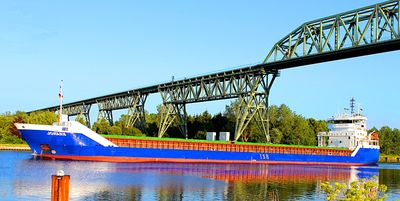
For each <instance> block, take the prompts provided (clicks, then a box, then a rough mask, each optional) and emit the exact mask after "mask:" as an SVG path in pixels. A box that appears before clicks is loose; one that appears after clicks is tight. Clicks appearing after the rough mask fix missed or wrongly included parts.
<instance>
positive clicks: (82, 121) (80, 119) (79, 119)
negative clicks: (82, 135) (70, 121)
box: [75, 115, 86, 125]
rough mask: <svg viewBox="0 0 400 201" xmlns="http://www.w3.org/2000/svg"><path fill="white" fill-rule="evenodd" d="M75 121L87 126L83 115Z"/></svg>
mask: <svg viewBox="0 0 400 201" xmlns="http://www.w3.org/2000/svg"><path fill="white" fill-rule="evenodd" d="M75 121H77V122H79V123H81V124H83V125H86V119H85V117H84V116H83V115H78V116H76V118H75Z"/></svg>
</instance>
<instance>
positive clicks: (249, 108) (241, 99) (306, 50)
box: [32, 0, 400, 141]
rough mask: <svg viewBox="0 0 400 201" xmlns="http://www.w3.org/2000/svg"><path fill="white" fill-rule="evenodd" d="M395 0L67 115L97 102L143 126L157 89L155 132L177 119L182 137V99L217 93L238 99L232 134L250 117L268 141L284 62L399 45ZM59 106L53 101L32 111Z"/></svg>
mask: <svg viewBox="0 0 400 201" xmlns="http://www.w3.org/2000/svg"><path fill="white" fill-rule="evenodd" d="M399 2H400V0H394V1H393V0H392V1H387V2H383V3H379V4H376V5H372V6H368V7H364V8H361V9H357V10H352V11H349V12H345V13H340V14H337V15H332V16H329V17H325V18H321V19H317V20H313V21H310V22H306V23H304V24H302V25H300V26H299V27H297V28H296V29H295V30H294V31H292V32H290V33H289V34H288V35H286V36H285V37H284V38H282V39H281V40H280V41H278V42H277V43H276V44H275V45H274V46H273V47H272V49H271V50H270V51H269V53H268V55H267V57H266V58H265V60H264V62H262V63H260V64H257V65H252V66H246V67H243V68H239V69H234V70H229V71H224V72H219V73H213V74H209V75H203V76H198V77H193V78H188V79H183V80H177V81H171V82H167V83H163V84H158V85H153V86H148V87H144V88H137V89H132V90H129V91H125V92H121V93H115V94H109V95H105V96H101V97H95V98H91V99H86V100H81V101H77V102H72V103H68V104H65V105H64V109H63V112H64V114H67V115H68V116H75V115H84V117H85V119H86V122H87V124H88V126H90V118H89V112H90V108H91V106H92V105H94V104H97V105H98V108H99V118H105V119H106V120H108V122H109V123H110V124H111V125H112V124H113V113H112V112H113V111H114V110H120V109H128V115H129V118H128V120H127V122H126V123H127V124H128V125H135V126H137V127H139V128H140V129H141V130H142V131H144V125H145V110H144V106H145V103H146V99H147V96H148V95H149V94H153V93H159V94H160V95H161V97H162V100H163V105H162V106H161V110H160V112H161V120H160V122H159V133H158V136H159V137H162V136H163V134H164V133H165V132H166V131H167V129H168V127H169V126H170V125H171V124H173V123H174V122H178V127H179V129H180V131H181V132H182V134H183V135H184V136H185V137H186V138H187V123H186V116H187V113H186V104H190V103H196V102H203V101H213V100H221V99H232V98H237V99H238V107H237V108H236V109H235V115H236V127H235V140H238V139H239V137H240V136H241V134H242V133H243V132H244V130H245V129H246V127H247V126H248V125H249V122H250V121H252V120H255V121H256V122H257V125H258V126H259V128H260V130H261V131H262V132H263V133H264V135H265V137H266V139H267V141H269V128H268V124H269V123H268V121H269V117H268V97H269V93H270V90H271V87H272V85H273V83H274V80H275V79H276V78H277V77H278V76H279V71H280V70H282V69H286V68H293V67H299V66H304V65H309V64H315V63H321V62H327V61H333V60H339V59H345V58H351V57H357V56H364V55H370V54H376V53H382V52H388V51H395V50H399V49H400V37H399V34H400V21H399V15H400V7H399ZM43 110H48V111H54V112H56V111H58V106H54V107H49V108H43V109H40V110H35V111H32V112H36V111H43Z"/></svg>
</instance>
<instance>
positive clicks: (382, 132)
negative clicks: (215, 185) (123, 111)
mask: <svg viewBox="0 0 400 201" xmlns="http://www.w3.org/2000/svg"><path fill="white" fill-rule="evenodd" d="M236 104H237V103H236V102H232V104H231V105H229V106H227V107H226V109H225V111H224V112H223V113H218V114H215V115H212V114H210V113H209V112H207V111H205V112H203V113H202V114H196V115H188V116H187V128H188V129H187V130H188V138H189V139H205V138H206V133H207V132H223V131H225V132H230V133H231V139H233V136H232V135H233V134H234V132H235V124H236V116H235V112H234V111H235V110H234V108H235V107H236ZM145 115H146V124H145V126H144V130H140V129H139V128H137V127H134V126H130V125H128V124H127V123H126V122H127V120H128V118H129V116H128V115H121V117H120V119H119V120H118V121H116V122H114V125H113V126H111V125H110V124H109V123H108V121H107V120H105V119H102V118H100V119H98V120H97V121H96V122H94V124H93V125H92V130H94V131H95V132H97V133H101V134H118V135H134V136H153V137H155V136H157V134H158V129H159V122H160V118H161V117H160V112H158V113H156V114H155V113H146V114H145ZM269 117H270V118H269V133H270V136H271V142H272V143H275V144H293V145H312V146H316V145H317V134H318V132H322V131H328V126H327V122H326V121H324V120H316V119H313V118H305V117H303V116H301V115H299V114H296V113H295V112H294V111H292V110H291V109H290V108H289V107H288V106H286V105H284V104H282V105H280V106H276V105H272V106H270V107H269ZM57 120H58V118H57V115H56V114H55V113H53V112H48V111H44V112H35V113H31V114H29V115H28V114H26V113H24V112H16V113H14V114H12V113H9V112H8V113H5V114H2V115H0V143H22V142H23V140H21V138H20V137H21V136H20V134H19V132H18V131H17V130H16V128H15V127H14V126H13V123H15V122H25V123H31V124H47V125H50V124H52V123H53V122H57ZM75 120H76V121H78V122H81V123H82V124H85V119H84V118H83V116H77V117H76V119H75ZM373 130H376V131H377V132H378V134H379V137H380V145H381V153H384V154H396V155H400V146H399V145H400V138H399V137H400V131H399V129H397V128H394V129H392V128H390V127H388V126H384V127H382V128H380V129H377V128H372V129H370V131H373ZM164 137H172V138H183V137H184V136H183V135H182V134H181V132H180V131H179V128H178V126H177V123H175V124H173V125H171V126H170V127H169V129H168V130H167V132H166V134H165V135H164ZM239 141H245V142H259V143H262V142H266V136H265V135H264V134H263V133H262V132H261V131H260V129H259V127H258V125H257V122H256V121H255V120H253V121H251V122H250V124H249V126H248V127H247V128H246V130H245V131H244V132H243V134H242V136H241V137H240V139H239Z"/></svg>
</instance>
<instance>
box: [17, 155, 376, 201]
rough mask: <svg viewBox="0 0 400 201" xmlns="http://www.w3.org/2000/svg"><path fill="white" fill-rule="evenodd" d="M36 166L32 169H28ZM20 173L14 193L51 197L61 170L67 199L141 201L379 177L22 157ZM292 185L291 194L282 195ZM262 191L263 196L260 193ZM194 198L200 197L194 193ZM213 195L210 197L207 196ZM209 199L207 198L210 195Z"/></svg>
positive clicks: (252, 193)
mask: <svg viewBox="0 0 400 201" xmlns="http://www.w3.org/2000/svg"><path fill="white" fill-rule="evenodd" d="M33 166H34V167H39V168H38V169H35V170H31V171H26V170H28V169H32V167H33ZM16 167H17V168H16V175H19V176H20V177H19V178H18V179H16V181H15V183H14V188H13V189H14V193H16V194H17V195H19V196H20V197H23V198H27V197H30V196H32V195H36V196H38V197H37V198H40V197H41V198H47V197H48V195H50V192H49V189H47V190H44V189H43V187H44V186H50V182H49V181H50V180H49V175H51V174H53V173H54V172H55V170H57V169H64V170H65V172H66V173H67V174H70V175H71V189H70V190H71V191H70V193H71V194H70V197H71V200H80V199H82V198H85V199H86V198H87V199H88V200H91V199H95V198H96V199H97V198H100V197H101V198H106V199H109V200H126V199H128V200H130V199H133V200H140V199H144V200H145V199H146V198H149V199H151V198H160V199H161V198H165V199H166V200H182V199H181V198H182V197H185V196H187V195H190V196H189V197H190V198H198V199H205V198H207V196H210V195H213V196H214V197H215V196H217V197H220V198H221V199H227V200H254V199H270V198H271V196H272V197H273V196H274V195H273V194H271V192H279V193H278V194H279V198H281V199H286V198H287V199H292V198H293V196H295V195H304V194H307V193H310V192H315V191H318V189H319V187H318V186H319V184H320V183H321V182H323V181H335V182H336V181H337V182H345V183H347V184H349V183H351V182H352V181H354V180H357V179H360V178H365V177H367V178H369V177H372V176H374V175H378V168H377V167H374V166H368V167H340V166H302V165H254V164H253V165H249V164H198V163H197V164H196V163H187V164H185V163H183V164H179V163H99V162H82V161H81V162H74V161H43V160H24V161H21V163H19V164H18V165H17V166H16ZM287 188H290V189H291V190H290V191H289V192H290V193H287V194H286V193H284V192H286V191H287ZM260 189H263V190H262V191H263V194H260ZM196 196H198V197H196ZM211 197H212V196H211ZM211 197H210V199H211Z"/></svg>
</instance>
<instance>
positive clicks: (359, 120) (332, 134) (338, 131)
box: [318, 99, 379, 150]
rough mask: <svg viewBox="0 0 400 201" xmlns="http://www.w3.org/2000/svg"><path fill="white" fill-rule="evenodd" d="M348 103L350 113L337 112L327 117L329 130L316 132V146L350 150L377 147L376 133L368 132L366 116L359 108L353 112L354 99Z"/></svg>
mask: <svg viewBox="0 0 400 201" xmlns="http://www.w3.org/2000/svg"><path fill="white" fill-rule="evenodd" d="M350 103H351V104H350V106H351V113H350V114H347V113H344V114H343V115H341V114H338V116H337V117H333V118H331V119H329V120H328V128H329V132H320V133H318V146H328V147H345V148H349V149H351V150H354V149H356V148H357V147H371V148H372V147H374V148H379V144H378V135H377V133H375V132H372V133H370V134H368V129H367V124H366V122H367V117H365V116H363V115H362V114H361V110H360V109H359V110H358V111H357V113H355V112H354V99H351V102H350Z"/></svg>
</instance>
